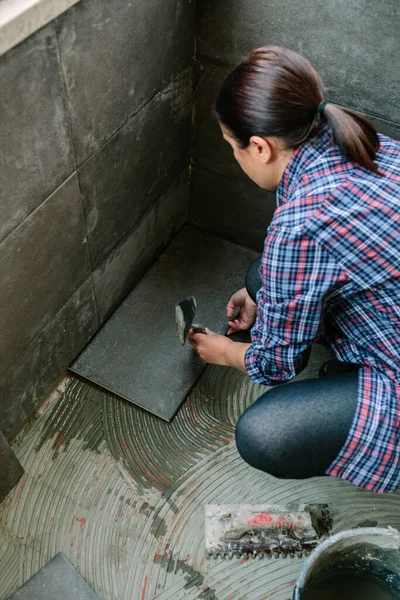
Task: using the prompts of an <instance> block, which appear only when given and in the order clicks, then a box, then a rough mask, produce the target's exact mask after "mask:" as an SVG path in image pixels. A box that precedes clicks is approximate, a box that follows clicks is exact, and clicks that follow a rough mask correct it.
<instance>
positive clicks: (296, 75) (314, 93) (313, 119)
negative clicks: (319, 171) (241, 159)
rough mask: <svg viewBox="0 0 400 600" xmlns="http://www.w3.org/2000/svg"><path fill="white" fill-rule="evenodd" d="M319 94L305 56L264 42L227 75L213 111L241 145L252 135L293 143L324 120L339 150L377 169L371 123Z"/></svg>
mask: <svg viewBox="0 0 400 600" xmlns="http://www.w3.org/2000/svg"><path fill="white" fill-rule="evenodd" d="M323 100H324V98H323V87H322V82H321V79H320V77H319V75H318V73H317V71H316V70H315V69H314V68H313V67H312V65H311V64H310V63H309V62H308V60H307V59H306V58H304V57H303V56H301V55H300V54H297V52H294V51H293V50H289V49H287V48H281V47H279V46H266V47H265V48H259V49H258V50H254V51H253V52H251V53H250V54H249V55H248V56H247V58H245V59H244V60H243V61H242V62H241V63H240V64H239V65H238V66H237V67H236V68H235V69H234V70H233V71H232V72H231V73H230V74H229V75H228V77H227V78H226V80H225V82H224V83H223V85H222V88H221V90H220V92H219V95H218V98H217V100H216V103H215V113H216V116H217V118H218V120H219V121H220V122H221V123H222V125H224V127H225V128H227V130H228V131H229V132H230V134H231V135H232V136H233V137H234V138H235V140H236V141H237V143H238V144H239V145H240V146H241V147H242V148H246V147H247V146H248V144H249V141H250V138H251V137H252V136H253V135H257V136H260V137H267V136H274V137H279V138H282V139H283V140H284V141H285V144H286V145H287V146H288V147H290V148H295V147H297V146H299V145H300V144H302V143H303V142H305V141H306V140H308V139H310V138H312V137H313V136H314V135H316V133H318V131H319V130H320V129H321V125H322V123H323V122H324V120H326V121H327V122H328V124H329V126H330V128H331V130H332V134H333V141H334V143H335V144H337V145H338V146H339V149H340V151H341V153H342V154H343V155H344V156H345V157H346V158H347V159H348V160H350V161H353V162H356V163H359V164H360V165H362V166H363V167H365V168H366V169H369V170H370V171H373V172H375V173H376V172H377V171H378V168H377V165H376V164H375V163H374V162H373V161H374V159H375V156H376V152H377V150H378V148H379V138H378V135H377V133H376V129H375V127H374V126H373V125H372V123H370V122H369V121H368V120H367V119H366V118H365V117H363V116H362V115H360V114H359V113H357V112H356V111H354V110H351V109H349V108H345V107H343V106H339V105H338V104H333V103H331V102H329V103H327V104H325V105H321V106H320V103H321V102H322V101H323ZM318 107H320V110H318Z"/></svg>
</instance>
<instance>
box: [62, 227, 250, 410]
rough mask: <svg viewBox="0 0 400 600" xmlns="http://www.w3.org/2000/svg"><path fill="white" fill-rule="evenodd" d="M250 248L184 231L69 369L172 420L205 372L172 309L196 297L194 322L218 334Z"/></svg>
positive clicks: (240, 281)
mask: <svg viewBox="0 0 400 600" xmlns="http://www.w3.org/2000/svg"><path fill="white" fill-rule="evenodd" d="M256 256H257V254H256V253H255V252H254V251H253V250H249V249H248V248H243V247H241V246H238V245H235V244H233V243H232V242H229V241H227V240H224V239H221V238H219V237H216V236H213V235H210V234H207V233H204V232H201V231H199V230H198V229H196V228H192V227H189V226H186V227H184V228H183V229H182V230H181V232H180V233H179V235H178V236H177V237H176V238H175V239H174V240H173V241H172V243H171V245H170V246H169V247H168V249H167V250H166V251H165V252H164V253H163V254H162V255H161V256H160V258H159V259H158V260H157V261H156V262H155V263H154V265H153V266H152V267H151V268H150V269H149V271H147V273H146V274H145V275H144V277H143V278H142V279H141V280H140V281H139V283H138V284H137V286H136V287H135V288H134V289H133V291H132V292H131V293H130V294H129V295H128V296H127V297H126V298H125V300H124V301H123V302H122V304H121V305H120V306H119V307H118V308H117V310H116V311H115V312H114V314H113V315H112V316H111V317H110V319H109V320H108V321H107V322H106V323H105V324H104V325H103V327H102V328H101V329H100V331H99V332H98V333H97V335H96V336H95V337H94V338H93V340H92V341H91V342H90V343H89V344H88V346H87V347H86V348H85V350H84V351H83V352H82V354H81V355H80V356H79V357H78V358H77V360H76V361H75V362H74V363H73V364H72V366H71V370H72V371H74V372H75V373H78V374H79V375H82V376H83V377H85V378H86V379H89V380H91V381H94V382H95V383H97V384H99V385H101V386H102V387H104V388H106V389H108V390H110V391H111V392H113V393H115V394H118V395H120V396H122V397H123V398H125V399H127V400H129V401H130V402H133V403H134V404H137V405H138V406H140V407H142V408H144V409H145V410H148V411H149V412H151V413H153V414H155V415H157V416H159V417H161V418H162V419H165V420H167V421H170V420H171V419H172V417H173V416H174V414H175V412H176V411H177V410H178V408H179V406H180V405H181V404H182V402H183V401H184V399H185V398H186V396H187V395H188V393H189V392H190V390H191V389H192V387H193V386H194V384H195V383H196V381H197V379H198V378H199V376H200V375H201V373H202V371H203V370H204V368H205V363H204V362H203V361H202V360H201V358H200V357H199V356H198V355H197V354H196V353H195V352H194V350H193V349H192V347H191V345H190V344H189V343H186V345H185V346H182V345H181V343H180V340H179V338H178V334H177V331H176V324H175V305H176V304H177V303H178V302H180V301H181V300H183V299H184V298H186V297H187V296H191V295H194V296H195V297H196V299H197V303H198V314H197V316H196V320H198V321H199V322H202V324H203V325H204V326H207V327H210V329H212V330H214V331H217V332H219V333H222V332H225V331H226V327H227V319H226V304H227V302H228V300H229V298H230V296H231V295H232V294H233V293H234V292H235V291H236V290H238V289H240V288H241V287H243V285H244V280H245V275H246V272H247V269H248V267H249V266H250V264H251V263H252V262H253V260H254V259H255V258H256Z"/></svg>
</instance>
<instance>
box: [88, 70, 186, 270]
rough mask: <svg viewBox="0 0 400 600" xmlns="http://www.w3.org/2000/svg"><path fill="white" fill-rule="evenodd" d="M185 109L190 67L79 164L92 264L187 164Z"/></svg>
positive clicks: (105, 252) (103, 257)
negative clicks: (86, 159) (92, 154)
mask: <svg viewBox="0 0 400 600" xmlns="http://www.w3.org/2000/svg"><path fill="white" fill-rule="evenodd" d="M191 112H192V68H190V69H187V70H185V71H183V72H182V73H181V74H180V75H179V76H178V77H177V78H175V79H174V80H173V82H172V83H171V84H170V85H169V86H168V87H167V88H166V89H164V90H163V92H161V93H160V94H157V96H155V97H154V98H153V100H152V101H151V102H149V104H147V106H146V107H145V108H144V109H142V110H141V111H140V112H139V113H138V114H137V115H136V116H135V117H134V118H133V119H132V120H131V121H129V123H127V124H126V125H125V126H124V127H122V129H120V130H119V131H118V133H116V134H115V135H114V136H113V137H112V138H111V139H110V140H109V141H108V142H107V143H106V144H105V145H104V146H103V147H102V148H101V149H100V150H99V151H98V152H96V154H95V155H94V156H92V157H91V158H90V159H89V160H88V161H86V163H85V164H84V165H83V166H82V167H81V168H80V169H79V180H80V186H81V190H82V194H83V203H84V211H85V219H86V225H87V232H88V242H89V249H90V256H91V264H92V268H93V269H95V268H96V267H98V266H99V265H100V264H101V263H102V262H103V260H104V259H105V258H106V257H107V255H108V254H109V252H110V251H111V250H112V248H114V246H116V244H117V243H118V242H120V241H121V240H122V239H123V237H124V236H125V234H126V233H127V232H128V231H129V230H130V229H131V228H132V227H133V226H134V225H135V224H136V223H138V221H139V220H140V218H141V217H142V216H143V214H144V213H145V212H146V211H147V210H149V209H150V207H151V206H152V204H153V203H154V202H155V200H156V199H157V198H158V197H159V196H160V194H162V193H163V192H164V190H165V189H167V188H168V186H169V184H170V183H171V182H172V181H173V180H174V179H175V177H176V176H177V175H178V174H179V173H180V172H181V171H182V169H183V168H184V167H185V166H186V165H187V164H188V163H189V152H190V136H191Z"/></svg>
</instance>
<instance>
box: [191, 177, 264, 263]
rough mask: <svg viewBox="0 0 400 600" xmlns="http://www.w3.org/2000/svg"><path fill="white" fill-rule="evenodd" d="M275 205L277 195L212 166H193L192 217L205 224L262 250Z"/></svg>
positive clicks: (200, 223) (203, 225)
mask: <svg viewBox="0 0 400 600" xmlns="http://www.w3.org/2000/svg"><path fill="white" fill-rule="evenodd" d="M275 208H276V199H275V194H272V193H270V192H266V191H264V190H261V189H260V188H258V187H256V186H254V185H249V184H247V183H245V182H244V181H240V180H239V179H233V178H232V177H230V176H226V175H222V174H220V173H216V172H214V171H210V170H208V169H204V168H200V167H199V168H197V167H195V168H193V169H192V180H191V191H190V204H189V219H190V220H191V221H193V222H194V223H197V224H198V225H200V226H201V227H209V228H211V229H213V230H214V231H217V232H219V233H223V234H225V235H227V236H229V237H231V238H233V239H234V240H237V241H238V242H240V243H242V244H246V245H248V246H250V247H252V248H256V249H257V250H259V251H260V252H261V251H262V249H263V246H264V240H265V237H266V235H267V228H268V226H269V224H270V222H271V220H272V217H273V214H274V211H275Z"/></svg>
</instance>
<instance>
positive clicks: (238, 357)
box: [225, 342, 251, 374]
mask: <svg viewBox="0 0 400 600" xmlns="http://www.w3.org/2000/svg"><path fill="white" fill-rule="evenodd" d="M250 346H251V344H243V343H241V342H232V343H231V344H227V345H226V348H225V360H226V364H227V366H228V367H233V368H234V369H239V371H242V372H243V373H246V374H247V370H246V365H245V362H244V357H245V354H246V352H247V350H248V349H249V348H250Z"/></svg>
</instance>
